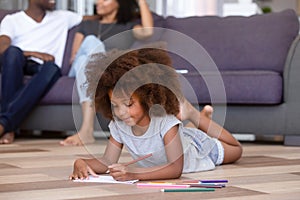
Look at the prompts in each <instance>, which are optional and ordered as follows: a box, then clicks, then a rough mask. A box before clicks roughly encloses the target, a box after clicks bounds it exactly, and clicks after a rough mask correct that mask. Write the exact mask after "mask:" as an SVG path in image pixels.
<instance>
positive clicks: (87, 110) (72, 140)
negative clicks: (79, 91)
mask: <svg viewBox="0 0 300 200" xmlns="http://www.w3.org/2000/svg"><path fill="white" fill-rule="evenodd" d="M81 108H82V114H83V121H82V125H81V128H80V130H79V131H78V133H76V134H74V135H72V136H69V137H67V138H66V139H65V140H64V141H61V142H60V144H61V145H64V146H68V145H73V146H80V145H83V144H90V143H94V142H95V138H94V135H93V134H94V120H95V110H94V106H93V105H92V103H91V102H90V101H85V102H82V104H81Z"/></svg>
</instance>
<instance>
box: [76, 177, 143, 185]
mask: <svg viewBox="0 0 300 200" xmlns="http://www.w3.org/2000/svg"><path fill="white" fill-rule="evenodd" d="M73 181H74V182H87V183H88V182H90V183H120V184H133V183H135V182H137V181H138V180H130V181H116V180H115V179H114V178H113V177H112V176H109V175H98V176H97V177H94V176H92V175H90V176H89V178H88V179H83V180H80V179H77V180H73Z"/></svg>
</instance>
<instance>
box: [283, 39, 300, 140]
mask: <svg viewBox="0 0 300 200" xmlns="http://www.w3.org/2000/svg"><path fill="white" fill-rule="evenodd" d="M283 78H284V83H283V84H284V97H283V102H284V103H285V104H286V106H287V108H286V113H285V115H286V116H285V120H286V121H285V124H286V127H285V130H286V132H288V133H289V134H290V133H292V134H293V133H295V134H299V133H300V125H299V119H300V35H298V36H297V37H296V39H295V40H294V42H293V43H292V45H291V48H290V50H289V53H288V56H287V59H286V64H285V68H284V73H283Z"/></svg>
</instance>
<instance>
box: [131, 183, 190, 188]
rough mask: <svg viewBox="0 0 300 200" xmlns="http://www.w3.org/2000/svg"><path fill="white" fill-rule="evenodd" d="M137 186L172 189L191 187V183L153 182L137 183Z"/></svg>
mask: <svg viewBox="0 0 300 200" xmlns="http://www.w3.org/2000/svg"><path fill="white" fill-rule="evenodd" d="M136 186H137V188H160V189H172V188H189V187H190V186H189V185H176V184H165V183H162V184H153V183H137V184H136Z"/></svg>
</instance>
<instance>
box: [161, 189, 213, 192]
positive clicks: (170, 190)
mask: <svg viewBox="0 0 300 200" xmlns="http://www.w3.org/2000/svg"><path fill="white" fill-rule="evenodd" d="M161 191H162V192H213V191H215V189H214V188H178V189H162V190H161Z"/></svg>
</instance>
